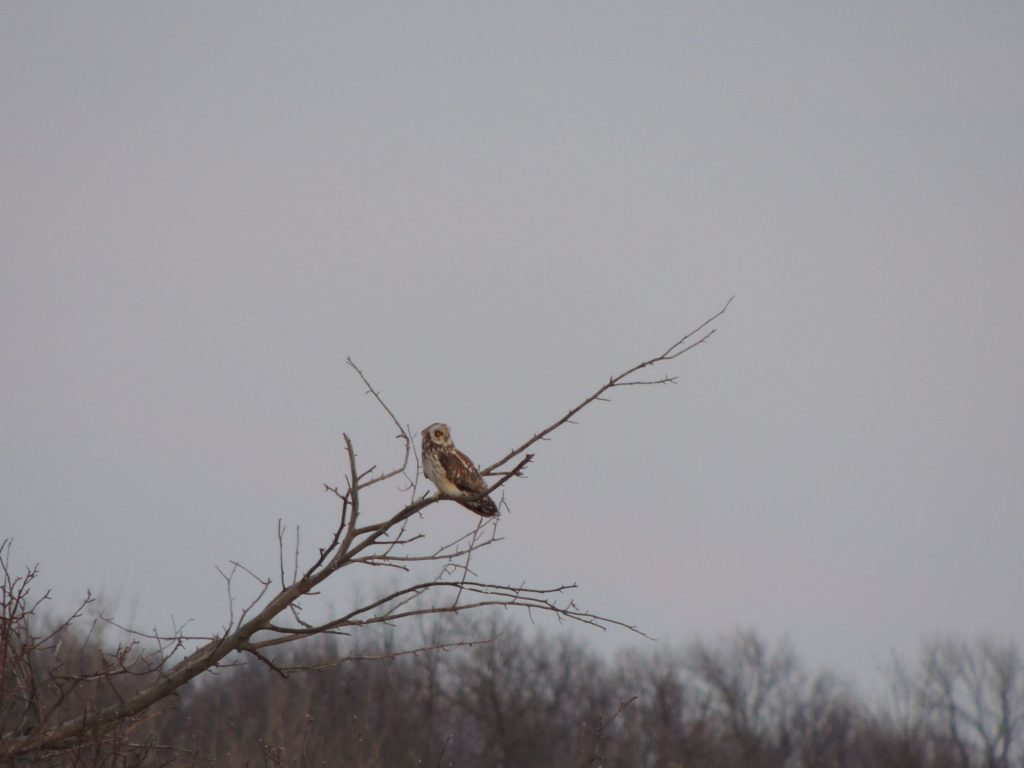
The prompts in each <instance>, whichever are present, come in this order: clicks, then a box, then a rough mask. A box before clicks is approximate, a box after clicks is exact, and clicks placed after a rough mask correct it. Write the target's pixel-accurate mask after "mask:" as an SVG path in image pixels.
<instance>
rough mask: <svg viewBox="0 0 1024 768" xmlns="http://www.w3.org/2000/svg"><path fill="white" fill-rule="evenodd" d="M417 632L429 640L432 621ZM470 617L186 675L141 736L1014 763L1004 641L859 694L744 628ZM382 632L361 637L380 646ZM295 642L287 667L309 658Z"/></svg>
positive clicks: (306, 744)
mask: <svg viewBox="0 0 1024 768" xmlns="http://www.w3.org/2000/svg"><path fill="white" fill-rule="evenodd" d="M421 632H422V634H423V636H424V639H431V640H433V641H435V642H437V641H439V640H441V639H442V637H441V636H440V635H439V633H441V628H440V626H439V625H438V624H437V623H434V624H432V625H430V626H424V627H422V628H421ZM467 633H468V634H475V635H480V636H495V637H497V639H496V640H494V641H492V642H488V643H483V644H481V645H478V646H476V647H473V648H462V649H459V650H456V651H448V652H431V653H424V654H417V655H410V656H403V657H399V658H394V659H390V660H388V661H386V662H353V663H347V664H342V665H340V666H337V667H334V668H331V669H327V670H323V671H320V672H315V673H302V674H299V675H292V676H290V677H289V678H287V679H282V678H280V677H279V676H277V675H274V674H273V673H272V672H270V671H268V670H266V669H261V668H259V667H256V666H251V665H250V666H248V667H245V668H243V669H239V670H237V671H235V672H234V673H232V674H231V675H230V677H229V679H227V680H224V681H220V682H219V683H217V684H210V683H209V681H207V682H204V683H202V684H200V685H198V686H196V687H195V688H193V689H192V690H190V691H188V692H187V693H186V694H185V695H184V696H183V697H182V700H181V702H180V706H179V707H178V708H177V709H176V710H175V711H173V712H169V713H168V714H167V715H166V716H164V717H163V718H161V719H159V720H156V721H153V722H152V723H151V724H149V725H148V726H147V730H146V736H145V738H146V739H147V741H148V742H149V743H152V744H163V745H169V746H174V747H177V748H178V749H184V750H187V751H183V752H179V753H177V754H176V756H175V758H174V761H173V764H175V765H193V764H194V765H225V766H244V765H252V766H256V765H267V766H312V765H347V766H358V767H362V766H367V767H368V766H420V765H427V766H480V767H481V768H482V767H483V766H488V767H492V766H503V767H504V768H537V767H540V766H581V767H582V766H609V767H611V766H618V767H620V768H653V767H655V766H657V767H659V768H668V767H670V766H679V767H680V768H681V767H682V766H709V767H710V766H716V767H717V768H729V767H730V766H737V767H738V766H744V767H745V768H833V767H834V768H840V767H843V768H861V767H863V768H869V767H870V768H888V767H891V768H1011V766H1014V767H1019V766H1024V733H1021V726H1022V724H1024V666H1022V660H1021V657H1020V654H1019V652H1018V650H1017V648H1016V647H1015V646H1014V645H1012V644H1005V645H1000V644H997V643H994V642H992V641H988V640H982V641H979V642H976V643H967V642H965V641H961V640H954V639H949V638H944V639H939V640H934V641H931V642H929V643H927V644H926V645H925V646H924V648H923V650H922V652H921V655H920V658H919V659H918V660H917V661H916V663H915V664H913V665H905V664H895V665H893V667H892V668H891V669H890V672H889V682H890V683H891V686H890V692H889V694H888V695H887V696H884V697H882V698H881V699H880V700H872V701H870V702H869V701H868V700H867V699H866V698H864V697H862V696H861V695H860V694H858V693H857V692H855V690H854V687H853V686H852V685H851V684H849V683H847V682H846V681H843V680H841V679H839V678H838V677H836V676H835V675H833V674H830V673H828V672H820V673H816V674H811V673H810V672H809V671H808V670H807V669H806V668H805V667H804V665H803V664H802V663H801V661H800V660H799V658H798V657H797V655H796V654H795V653H794V651H793V650H792V649H791V648H790V647H789V646H788V645H787V644H785V643H775V644H772V643H768V642H766V641H765V640H764V639H763V638H761V637H759V636H758V635H757V634H755V633H753V632H737V633H735V634H733V635H731V636H727V637H724V638H719V639H718V640H716V641H713V642H697V643H694V644H692V645H690V646H688V647H684V648H677V649H675V650H667V649H662V648H659V649H657V650H649V651H638V650H633V651H629V652H623V653H621V654H619V655H617V656H615V657H613V658H611V659H604V658H602V657H601V656H600V655H598V654H596V653H595V652H594V651H592V650H590V649H588V647H587V646H586V645H585V644H583V643H582V642H580V641H578V640H575V639H572V638H570V637H569V636H567V635H565V634H564V633H561V634H557V635H551V634H547V633H529V634H528V633H525V632H524V631H523V630H522V629H521V628H520V626H519V625H517V624H513V623H511V622H509V621H507V620H506V621H504V622H501V621H499V619H498V618H497V617H494V618H492V619H491V624H490V625H488V626H479V627H475V628H466V627H463V628H462V629H461V630H460V635H465V634H467ZM392 642H393V641H391V640H389V639H388V636H387V635H385V634H382V635H381V637H380V638H379V640H378V641H377V642H376V643H374V644H373V645H372V646H369V647H364V648H362V649H361V650H362V651H363V652H365V654H366V655H374V654H385V655H386V654H387V652H388V651H389V650H392V647H391V643H392ZM303 654H305V655H304V658H296V659H294V660H293V661H295V662H296V665H301V664H303V663H304V664H306V665H312V664H315V662H316V660H317V655H316V653H315V652H313V651H311V650H309V649H307V650H306V651H304V652H303ZM300 655H301V654H300ZM320 655H322V656H323V657H324V658H328V657H331V656H332V655H336V652H335V651H333V650H332V649H329V648H324V649H321V652H320ZM140 738H141V734H140Z"/></svg>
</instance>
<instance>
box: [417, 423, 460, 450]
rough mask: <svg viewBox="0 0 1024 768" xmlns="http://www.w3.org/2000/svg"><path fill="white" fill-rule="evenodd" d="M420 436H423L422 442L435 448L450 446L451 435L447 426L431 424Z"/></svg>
mask: <svg viewBox="0 0 1024 768" xmlns="http://www.w3.org/2000/svg"><path fill="white" fill-rule="evenodd" d="M420 434H422V435H423V442H424V443H425V444H426V443H430V444H432V445H435V446H437V447H439V448H440V447H449V446H451V444H452V433H451V430H450V429H448V425H447V424H441V423H437V424H431V425H430V426H429V427H427V428H426V429H424V430H423V432H421V433H420Z"/></svg>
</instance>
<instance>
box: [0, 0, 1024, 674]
mask: <svg viewBox="0 0 1024 768" xmlns="http://www.w3.org/2000/svg"><path fill="white" fill-rule="evenodd" d="M1022 40H1024V5H1022V4H1020V3H1015V2H991V3H969V4H962V3H961V4H955V3H933V2H920V3H912V2H907V3H899V4H896V3H857V4H835V3H818V4H811V3H771V4H767V3H699V4H686V3H665V4H643V5H641V4H620V3H600V2H598V3H560V4H552V3H507V4H498V3H392V4H384V3H372V4H370V3H367V4H358V5H357V4H342V3H322V4H317V3H307V4H302V5H301V6H298V5H296V6H288V5H285V4H274V3H234V4H232V3H216V4H209V3H174V4H156V3H143V4H139V3H100V2H94V3H7V4H5V5H4V7H3V9H2V10H0V99H2V105H3V107H2V109H3V119H2V120H0V179H2V181H0V260H2V279H0V355H2V361H3V365H2V369H0V370H2V372H0V376H2V379H0V381H2V394H3V398H2V399H3V409H2V412H0V418H2V429H0V504H2V507H0V510H2V512H0V513H2V526H0V537H6V536H13V537H14V538H15V550H14V554H15V559H16V560H17V561H18V562H20V563H28V562H35V561H39V563H40V565H41V568H42V571H43V580H44V581H45V582H46V584H48V585H50V586H52V587H53V588H54V589H55V590H56V592H57V593H58V594H60V595H63V596H65V597H67V598H70V597H71V596H80V595H81V594H82V593H83V591H84V589H85V588H86V587H91V588H93V589H94V590H96V591H98V592H100V593H102V594H104V595H105V596H107V597H109V598H111V599H112V600H115V601H117V602H118V603H119V605H120V610H121V613H122V615H125V614H131V615H133V616H134V617H135V618H136V619H137V620H138V621H140V622H141V623H143V624H149V625H152V624H153V623H155V622H159V623H161V624H163V625H165V626H166V624H167V621H168V617H169V616H170V615H172V614H173V615H174V616H175V617H176V618H177V619H178V620H181V619H182V618H185V617H189V616H191V617H195V619H196V624H197V627H196V628H197V629H215V628H216V627H217V626H219V624H220V623H221V622H222V621H223V619H224V614H223V608H224V595H223V590H222V586H221V582H220V578H219V577H218V576H217V574H216V572H215V570H214V568H213V566H214V564H215V563H220V564H223V563H225V562H226V561H228V560H229V559H242V560H244V561H245V562H246V563H247V564H249V565H251V566H252V567H254V568H256V569H258V570H262V571H270V572H273V568H274V564H275V562H276V561H275V559H274V558H275V554H276V538H275V526H276V520H277V519H278V518H283V519H284V520H285V522H286V523H288V524H289V525H301V526H302V527H303V530H304V532H308V533H304V540H305V541H306V542H308V543H307V547H308V549H307V551H310V552H311V551H312V549H313V547H314V544H313V541H314V537H315V535H316V534H317V532H320V531H324V530H327V528H329V526H330V524H331V522H333V520H334V515H335V513H336V510H335V508H334V506H333V505H332V504H331V500H330V498H329V497H327V496H326V495H325V494H324V493H323V491H322V488H321V483H323V482H324V481H327V482H331V483H336V482H340V481H341V480H342V475H343V468H344V466H343V461H342V450H341V441H340V435H341V432H342V430H345V431H347V432H348V433H349V434H350V435H352V437H353V439H354V440H355V441H356V443H357V446H359V448H360V455H361V457H362V458H364V460H365V461H366V462H367V463H376V462H385V461H388V460H389V459H391V458H392V457H394V456H395V455H396V452H397V450H398V448H397V446H396V445H395V444H394V441H393V440H392V439H391V434H392V432H393V429H390V428H389V427H388V424H387V423H386V421H384V420H382V418H381V415H380V414H379V413H378V412H377V411H375V410H374V409H373V406H372V403H371V402H370V401H369V400H368V399H367V398H365V397H364V396H363V388H362V387H361V385H360V384H359V382H358V381H357V380H356V379H355V378H354V377H353V376H352V375H351V372H350V371H348V370H347V369H346V368H345V366H344V359H345V356H346V355H351V356H352V357H353V358H355V359H356V360H357V361H358V362H359V363H360V365H361V366H362V367H363V369H364V370H365V371H366V373H367V374H368V375H369V376H370V377H371V378H372V380H373V381H374V383H375V384H376V385H377V386H378V387H379V388H380V389H382V390H383V393H384V396H385V397H386V398H387V399H388V401H389V403H390V404H391V406H392V407H393V408H394V410H395V411H396V412H397V413H398V415H399V417H400V418H401V419H402V420H403V421H404V422H407V423H409V424H410V425H411V426H413V428H414V429H417V430H418V429H420V428H422V427H423V426H424V425H426V424H428V423H430V422H432V421H445V422H447V423H449V424H450V425H451V427H452V430H453V434H454V437H455V439H456V441H457V443H458V444H459V446H460V447H462V448H463V449H464V450H466V451H467V452H468V453H469V454H470V455H471V456H473V457H474V458H475V459H476V460H477V461H478V462H480V463H481V464H486V463H490V461H492V460H493V459H495V458H497V457H498V456H500V455H501V454H503V453H505V451H507V450H508V449H509V448H511V447H512V446H513V445H515V444H518V443H519V442H521V440H522V439H523V438H524V437H525V436H527V435H528V434H530V433H532V432H533V431H534V430H535V429H536V428H538V427H540V426H542V425H544V424H546V423H547V422H549V421H550V420H552V419H553V418H555V417H557V416H559V415H560V414H561V413H562V412H564V410H565V409H566V408H568V407H569V406H570V405H571V404H572V403H574V402H575V401H576V400H577V399H579V398H580V397H581V396H583V395H584V394H586V393H588V392H589V391H591V390H592V389H593V388H594V387H595V386H597V385H598V384H599V383H600V382H601V381H603V380H605V379H606V378H607V377H608V376H609V375H610V374H612V373H614V372H617V371H618V370H620V369H622V368H624V367H626V366H627V365H629V364H630V363H632V362H635V361H638V360H640V359H642V358H644V357H647V356H649V355H652V354H655V353H657V352H659V351H660V350H661V349H662V348H664V347H665V346H667V345H668V344H669V343H671V341H673V340H674V339H675V338H676V337H677V336H679V335H680V334H681V333H682V332H684V331H685V330H687V329H688V328H690V327H692V326H694V325H696V324H697V323H699V322H700V321H702V320H703V319H704V318H705V317H707V316H708V315H710V314H712V313H713V312H714V311H716V310H717V309H719V308H720V307H721V305H722V304H723V303H724V302H725V300H726V299H727V298H728V297H729V296H731V295H733V294H735V295H736V297H737V298H736V301H735V302H734V304H733V305H732V307H731V308H730V310H729V312H728V313H727V315H726V316H725V317H723V318H722V320H721V321H720V322H719V324H718V327H719V329H720V330H719V333H718V334H717V335H716V336H715V337H714V339H713V341H712V343H710V344H709V345H706V346H705V347H703V348H701V349H700V350H697V351H695V352H694V353H693V354H691V355H688V356H686V357H684V358H682V359H680V360H678V361H676V363H674V364H673V366H672V368H671V370H669V371H666V373H671V374H677V375H679V377H680V379H679V384H678V385H676V386H673V387H664V388H659V389H648V388H645V389H643V390H642V391H637V390H635V389H631V390H628V391H622V392H619V393H617V394H616V395H615V397H614V398H613V402H612V403H611V404H599V405H598V406H596V407H595V408H594V409H593V410H590V411H588V412H586V413H585V414H584V416H583V418H582V419H581V424H580V425H579V426H576V427H572V428H570V429H569V430H568V431H565V432H562V433H559V434H558V436H557V439H555V440H554V441H552V442H550V443H545V444H544V445H543V446H541V448H540V450H539V451H538V457H537V460H536V463H535V465H534V467H533V469H532V471H531V473H530V477H529V479H528V480H526V481H520V482H516V483H514V484H512V485H510V486H509V487H508V489H507V493H508V500H509V503H510V504H511V507H512V513H511V514H509V515H507V516H506V518H505V519H504V520H503V521H502V524H501V530H502V533H503V535H504V536H505V537H506V541H505V542H504V543H503V544H501V545H500V547H499V548H497V549H494V550H492V551H489V552H487V553H486V555H481V557H480V559H479V561H478V562H477V567H478V568H479V570H480V572H481V575H482V576H485V577H488V578H491V579H494V580H509V581H511V582H515V583H518V582H520V581H523V580H527V581H530V582H531V583H537V584H547V583H552V582H555V583H562V582H567V581H576V582H578V583H579V584H580V588H579V590H578V595H577V599H578V600H579V601H580V602H581V603H583V604H584V605H586V606H587V607H590V608H592V609H594V610H596V611H598V612H601V613H605V614H609V615H612V616H615V617H617V618H621V619H624V620H627V621H631V622H636V623H638V624H639V625H640V626H641V627H642V628H643V629H645V630H646V631H648V632H649V633H650V634H652V635H655V636H657V637H658V638H660V639H661V641H662V642H677V641H684V640H687V639H689V638H691V637H693V636H694V635H695V634H700V635H703V636H713V635H714V634H716V633H718V632H724V631H730V630H732V629H734V628H736V627H748V626H749V627H754V628H756V629H757V630H759V631H761V632H762V633H764V634H765V635H766V636H768V637H777V636H781V635H787V636H788V637H790V638H791V639H792V640H793V643H794V644H795V646H796V648H797V649H798V651H799V652H800V653H801V655H802V656H804V657H805V659H807V660H808V661H809V662H811V663H812V664H827V665H829V666H831V667H834V668H835V669H837V670H840V671H842V672H846V673H853V674H857V675H867V674H868V673H869V672H870V670H871V669H872V668H873V667H874V665H875V664H877V663H878V662H879V661H881V660H884V658H885V657H886V656H887V654H888V652H889V650H890V649H894V648H895V649H898V650H901V651H905V652H912V651H913V650H914V649H915V648H916V646H917V643H918V642H919V640H921V639H922V638H924V637H925V636H927V635H928V634H929V633H933V632H936V631H959V632H964V633H966V634H968V635H977V634H982V633H986V634H994V635H998V636H1003V637H1007V636H1008V637H1013V638H1015V639H1017V640H1018V641H1021V640H1022V639H1024V611H1022V610H1021V604H1022V599H1021V598H1022V591H1024V557H1022V556H1021V549H1022V542H1024V514H1022V512H1024V510H1022V499H1024V471H1022V470H1024V467H1022V456H1024V408H1022V405H1021V392H1022V391H1024V344H1022V343H1021V340H1022V328H1024V309H1022V307H1024V302H1022V290H1024V258H1022V248H1021V246H1022V243H1024V44H1022ZM396 498H397V495H396ZM429 515H431V516H435V518H436V520H437V525H439V526H454V527H455V528H457V527H458V526H470V525H473V524H475V519H474V518H473V517H472V516H471V515H469V513H467V512H465V510H462V509H461V508H459V507H457V506H455V505H453V504H446V505H443V506H438V507H434V508H432V509H431V510H430V512H429ZM372 586H373V583H372V581H370V582H368V583H367V584H364V585H363V587H362V588H366V589H370V588H372ZM338 599H339V600H340V599H342V598H341V596H340V595H339V596H338ZM584 636H585V637H590V639H592V640H595V641H597V642H599V643H601V644H604V645H605V646H606V647H613V646H617V645H621V644H627V643H633V642H634V640H633V639H632V638H631V637H630V636H628V635H624V634H616V635H613V636H611V637H600V638H598V637H594V636H592V635H591V634H589V633H588V634H585V635H584Z"/></svg>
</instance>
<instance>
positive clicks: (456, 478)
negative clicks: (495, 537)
mask: <svg viewBox="0 0 1024 768" xmlns="http://www.w3.org/2000/svg"><path fill="white" fill-rule="evenodd" d="M420 434H421V435H422V436H423V444H422V454H423V474H424V475H426V476H427V479H428V480H430V482H432V483H433V484H434V485H436V486H437V490H438V491H440V492H441V493H442V494H444V495H445V496H451V497H452V498H453V499H455V500H456V501H457V502H459V504H461V505H462V506H464V507H465V508H466V509H471V510H473V511H474V512H476V513H477V514H478V515H481V516H483V517H494V516H495V515H496V514H498V507H497V505H495V503H494V502H493V501H492V500H491V497H490V496H484V497H482V498H480V499H477V500H475V501H463V500H462V498H460V497H473V496H477V495H479V494H481V493H483V492H484V491H486V490H487V481H486V480H484V479H483V477H481V476H480V472H479V470H477V468H476V465H475V464H474V463H473V462H472V461H471V460H470V458H469V457H468V456H467V455H466V454H464V453H463V452H462V451H460V450H459V449H458V448H456V447H455V443H453V442H452V436H451V430H450V429H448V425H447V424H431V425H430V426H429V427H427V428H426V429H424V430H423V431H422V432H421V433H420Z"/></svg>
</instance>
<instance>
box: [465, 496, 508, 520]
mask: <svg viewBox="0 0 1024 768" xmlns="http://www.w3.org/2000/svg"><path fill="white" fill-rule="evenodd" d="M459 504H461V505H462V506H464V507H465V508H466V509H471V510H473V511H474V512H476V513H477V514H478V515H480V517H494V516H495V515H496V514H498V506H497V505H496V504H495V503H494V502H493V501H491V497H490V496H484V497H483V498H482V499H477V500H476V501H460V502H459Z"/></svg>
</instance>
